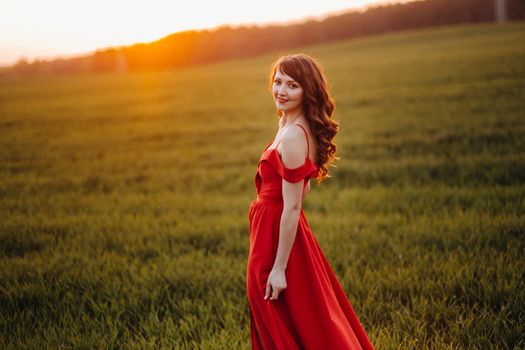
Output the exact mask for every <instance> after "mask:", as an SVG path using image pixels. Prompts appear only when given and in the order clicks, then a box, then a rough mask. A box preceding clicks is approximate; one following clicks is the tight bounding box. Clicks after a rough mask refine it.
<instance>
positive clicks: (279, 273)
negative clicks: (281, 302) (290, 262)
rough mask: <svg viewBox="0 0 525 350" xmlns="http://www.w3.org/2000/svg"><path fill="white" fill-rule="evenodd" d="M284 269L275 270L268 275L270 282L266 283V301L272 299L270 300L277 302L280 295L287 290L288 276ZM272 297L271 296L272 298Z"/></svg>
mask: <svg viewBox="0 0 525 350" xmlns="http://www.w3.org/2000/svg"><path fill="white" fill-rule="evenodd" d="M284 271H285V269H283V268H275V267H274V268H273V269H272V271H271V272H270V274H269V275H268V282H266V293H265V296H264V300H266V299H268V297H270V300H277V297H278V296H279V293H280V292H281V291H283V290H284V289H286V276H285V273H284ZM270 295H271V296H270Z"/></svg>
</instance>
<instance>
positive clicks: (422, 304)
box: [0, 23, 525, 349]
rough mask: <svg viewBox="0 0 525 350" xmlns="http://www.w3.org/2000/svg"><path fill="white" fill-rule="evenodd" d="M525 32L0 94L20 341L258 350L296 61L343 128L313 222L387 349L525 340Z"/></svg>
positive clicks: (356, 44) (399, 40) (3, 293)
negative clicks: (261, 163) (271, 82)
mask: <svg viewBox="0 0 525 350" xmlns="http://www.w3.org/2000/svg"><path fill="white" fill-rule="evenodd" d="M524 38H525V24H524V23H513V24H506V25H492V24H483V25H468V26H454V27H442V28H432V29H426V30H422V31H414V32H403V33H397V34H389V35H382V36H376V37H369V38H362V39H358V40H348V41H344V42H338V43H333V44H329V45H323V46H315V47H308V48H301V49H297V50H290V51H288V52H281V53H277V54H271V55H265V56H261V57H257V58H254V59H247V60H238V61H231V62H225V63H218V64H213V65H207V66H201V67H195V68H189V69H181V70H176V71H169V72H154V73H140V74H138V73H137V74H124V75H118V74H111V75H110V74H108V75H96V76H76V77H49V78H43V77H40V78H34V79H18V80H4V81H0V135H1V137H0V143H1V146H0V176H1V178H0V309H1V312H0V348H2V349H43V348H49V349H95V348H96V349H120V348H122V349H157V348H174V349H194V348H202V349H249V347H250V341H249V336H250V333H249V314H248V304H247V299H246V294H245V281H246V280H245V271H246V270H245V269H246V262H247V257H248V245H249V235H248V234H249V232H248V206H249V203H250V201H251V200H252V199H253V198H254V197H255V187H254V176H255V171H256V166H257V161H258V159H259V156H260V154H261V151H262V149H263V148H264V146H265V145H266V144H267V143H268V142H269V141H271V140H272V139H273V137H274V134H275V132H276V130H277V118H276V116H275V111H274V105H273V101H272V99H271V96H270V95H269V93H268V92H267V75H268V73H269V69H270V64H271V63H272V62H273V61H274V60H275V59H276V58H277V57H278V56H279V55H280V54H285V53H295V52H305V53H308V54H311V55H313V56H315V57H317V58H318V59H319V60H320V62H321V63H322V64H323V65H324V67H325V69H326V73H327V76H328V79H329V81H330V82H331V87H332V92H333V95H334V97H335V99H336V101H337V103H338V104H337V111H336V115H335V118H336V119H337V120H338V121H339V122H340V125H341V130H340V133H339V134H338V136H337V138H336V140H335V142H336V143H337V145H338V156H339V157H340V158H341V159H340V160H339V161H338V162H337V163H336V165H337V167H334V168H331V173H330V174H331V178H329V179H328V180H327V181H326V182H323V184H322V185H321V186H320V187H318V186H316V183H315V181H312V191H311V193H310V194H309V195H308V197H307V199H306V202H305V203H304V210H305V213H306V216H307V218H308V220H309V223H310V226H311V227H312V230H313V231H314V233H315V235H316V237H317V240H318V242H319V244H320V245H321V247H322V249H323V251H324V253H325V255H326V256H327V258H328V260H329V261H330V264H331V265H332V267H333V269H334V271H335V272H336V275H337V276H338V278H339V280H340V282H341V284H342V286H343V288H344V289H345V291H346V292H347V295H348V297H349V299H350V301H351V303H352V305H353V306H354V308H355V310H356V312H357V313H358V316H359V317H360V319H361V321H362V323H363V325H364V327H365V329H366V330H367V332H368V334H369V336H370V338H371V340H372V342H373V343H374V345H375V346H376V347H377V349H458V348H469V349H521V348H524V347H525V282H524V281H525V259H524V251H525V123H524V122H525V98H524V97H525V45H524V44H523V42H524ZM320 336H322V335H320Z"/></svg>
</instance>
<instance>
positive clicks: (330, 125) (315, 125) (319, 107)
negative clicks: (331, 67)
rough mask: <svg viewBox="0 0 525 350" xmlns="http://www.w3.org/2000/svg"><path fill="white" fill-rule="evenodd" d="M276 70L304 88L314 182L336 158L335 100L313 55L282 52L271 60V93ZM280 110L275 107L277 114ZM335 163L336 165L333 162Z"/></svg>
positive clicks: (326, 172) (324, 176) (321, 177)
mask: <svg viewBox="0 0 525 350" xmlns="http://www.w3.org/2000/svg"><path fill="white" fill-rule="evenodd" d="M277 70H279V71H280V72H281V73H282V74H286V75H288V76H290V77H292V78H293V79H294V80H295V81H297V82H298V83H299V84H300V85H301V86H302V88H303V106H302V107H303V112H304V116H305V118H306V119H307V121H308V124H309V126H310V130H311V131H312V133H313V134H314V136H315V141H316V143H317V162H316V164H317V167H318V169H319V170H318V173H317V184H318V185H320V184H321V182H322V181H323V180H324V179H325V178H326V177H330V175H328V167H329V166H334V165H331V163H333V162H334V161H335V160H337V159H339V158H338V157H336V156H335V153H336V150H337V146H336V144H335V143H334V142H333V141H332V140H333V138H334V137H335V135H336V134H337V132H338V131H339V123H338V122H336V121H335V120H334V119H332V115H333V114H334V112H335V101H334V99H333V98H332V97H331V96H330V92H329V86H328V83H327V79H326V76H325V73H324V70H323V68H322V67H321V65H320V64H319V62H317V61H316V60H315V59H314V58H313V57H311V56H309V55H306V54H303V53H299V54H295V55H287V56H282V57H280V58H278V59H277V61H275V62H274V63H273V64H272V68H271V73H270V86H269V88H270V93H272V86H273V80H274V78H275V74H276V72H277ZM281 115H282V111H280V110H277V116H278V117H279V118H280V117H281ZM334 167H335V166H334Z"/></svg>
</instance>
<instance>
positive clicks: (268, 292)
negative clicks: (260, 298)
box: [264, 281, 272, 300]
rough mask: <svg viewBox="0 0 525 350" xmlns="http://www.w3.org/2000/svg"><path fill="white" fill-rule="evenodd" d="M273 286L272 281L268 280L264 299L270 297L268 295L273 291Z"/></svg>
mask: <svg viewBox="0 0 525 350" xmlns="http://www.w3.org/2000/svg"><path fill="white" fill-rule="evenodd" d="M271 289H272V287H271V286H270V282H269V281H268V282H266V291H265V293H264V300H266V299H268V297H269V296H270V291H271Z"/></svg>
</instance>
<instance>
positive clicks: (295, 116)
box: [280, 110, 304, 127]
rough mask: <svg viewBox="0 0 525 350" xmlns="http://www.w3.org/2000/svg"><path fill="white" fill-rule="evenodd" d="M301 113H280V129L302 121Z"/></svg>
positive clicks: (297, 111) (299, 111) (298, 111)
mask: <svg viewBox="0 0 525 350" xmlns="http://www.w3.org/2000/svg"><path fill="white" fill-rule="evenodd" d="M303 118H304V115H303V111H302V110H296V111H290V112H284V111H283V112H282V114H281V123H280V124H281V127H287V126H289V125H292V124H294V123H297V122H298V121H299V120H301V119H303Z"/></svg>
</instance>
